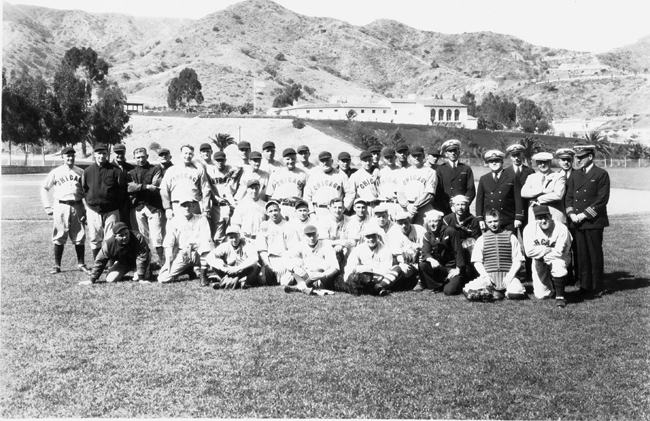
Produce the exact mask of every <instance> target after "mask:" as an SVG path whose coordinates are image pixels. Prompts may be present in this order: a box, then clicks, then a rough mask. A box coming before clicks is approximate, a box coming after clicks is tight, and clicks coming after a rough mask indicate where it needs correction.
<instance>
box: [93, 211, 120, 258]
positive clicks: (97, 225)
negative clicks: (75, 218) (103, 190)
mask: <svg viewBox="0 0 650 421" xmlns="http://www.w3.org/2000/svg"><path fill="white" fill-rule="evenodd" d="M86 220H87V221H88V237H89V239H90V248H91V249H93V250H97V249H100V248H101V247H102V241H104V240H108V239H109V238H111V237H112V236H113V225H115V224H117V223H118V222H120V211H119V210H114V211H112V212H105V213H98V212H95V211H94V210H92V209H86Z"/></svg>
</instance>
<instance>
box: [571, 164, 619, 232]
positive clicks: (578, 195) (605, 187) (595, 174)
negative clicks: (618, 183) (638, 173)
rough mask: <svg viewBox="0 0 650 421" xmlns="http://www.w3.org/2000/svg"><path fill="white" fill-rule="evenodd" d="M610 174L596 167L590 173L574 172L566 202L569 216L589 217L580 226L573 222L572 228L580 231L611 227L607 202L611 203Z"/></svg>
mask: <svg viewBox="0 0 650 421" xmlns="http://www.w3.org/2000/svg"><path fill="white" fill-rule="evenodd" d="M609 189H610V185H609V174H608V173H607V171H605V170H604V169H602V168H599V167H597V166H596V165H594V166H592V167H591V170H589V172H588V173H585V172H584V171H582V170H574V171H573V174H571V177H569V182H568V183H567V192H566V197H565V200H564V205H565V206H566V212H567V215H568V216H569V217H570V215H571V214H574V215H576V214H579V213H584V214H585V215H587V219H585V220H584V221H583V222H582V223H580V224H575V223H573V222H572V221H571V226H572V227H575V228H579V229H598V228H605V227H608V226H609V218H608V217H607V202H609Z"/></svg>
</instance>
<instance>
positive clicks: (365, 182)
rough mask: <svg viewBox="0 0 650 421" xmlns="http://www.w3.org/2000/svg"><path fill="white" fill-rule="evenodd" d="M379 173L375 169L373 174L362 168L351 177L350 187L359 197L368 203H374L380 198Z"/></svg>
mask: <svg viewBox="0 0 650 421" xmlns="http://www.w3.org/2000/svg"><path fill="white" fill-rule="evenodd" d="M379 171H380V170H378V169H375V170H374V171H373V172H372V173H369V172H368V171H366V170H364V169H363V168H361V169H360V170H359V171H357V172H355V173H354V174H352V175H351V176H350V179H349V180H350V186H351V187H352V189H353V190H354V191H355V192H356V197H359V198H361V199H363V200H365V201H367V202H374V201H375V200H377V199H378V198H379V188H378V185H379Z"/></svg>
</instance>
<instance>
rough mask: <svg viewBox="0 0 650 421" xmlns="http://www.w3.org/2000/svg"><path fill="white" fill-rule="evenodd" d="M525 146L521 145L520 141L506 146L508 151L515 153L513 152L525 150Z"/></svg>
mask: <svg viewBox="0 0 650 421" xmlns="http://www.w3.org/2000/svg"><path fill="white" fill-rule="evenodd" d="M524 149H525V148H524V147H523V146H522V145H520V144H519V143H515V144H514V145H510V146H508V147H507V148H506V153H509V154H513V153H518V152H522V151H524Z"/></svg>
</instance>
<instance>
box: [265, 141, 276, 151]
mask: <svg viewBox="0 0 650 421" xmlns="http://www.w3.org/2000/svg"><path fill="white" fill-rule="evenodd" d="M268 148H273V149H275V143H273V142H271V141H268V140H267V141H266V142H264V143H263V144H262V150H266V149H268Z"/></svg>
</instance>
